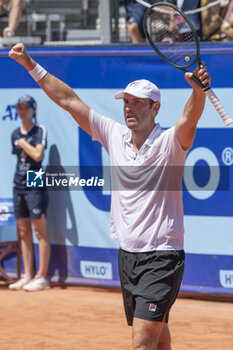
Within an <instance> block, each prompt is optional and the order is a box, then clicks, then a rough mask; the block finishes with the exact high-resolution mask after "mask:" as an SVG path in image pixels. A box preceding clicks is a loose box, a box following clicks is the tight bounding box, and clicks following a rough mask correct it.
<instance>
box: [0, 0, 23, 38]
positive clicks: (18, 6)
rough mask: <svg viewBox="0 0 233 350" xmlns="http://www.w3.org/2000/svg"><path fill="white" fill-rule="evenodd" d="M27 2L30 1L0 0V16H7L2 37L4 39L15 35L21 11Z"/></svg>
mask: <svg viewBox="0 0 233 350" xmlns="http://www.w3.org/2000/svg"><path fill="white" fill-rule="evenodd" d="M29 1H30V0H0V16H6V15H8V16H9V20H8V26H7V27H6V28H5V29H4V30H3V36H4V37H5V38H9V37H12V36H14V35H15V32H16V30H17V28H18V25H19V23H20V20H21V16H22V13H23V9H24V7H25V5H26V3H29Z"/></svg>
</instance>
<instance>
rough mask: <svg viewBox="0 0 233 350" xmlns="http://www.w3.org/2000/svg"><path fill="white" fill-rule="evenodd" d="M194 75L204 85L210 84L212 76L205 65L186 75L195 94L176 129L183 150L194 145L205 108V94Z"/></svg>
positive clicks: (187, 104) (186, 106)
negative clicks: (198, 124)
mask: <svg viewBox="0 0 233 350" xmlns="http://www.w3.org/2000/svg"><path fill="white" fill-rule="evenodd" d="M193 74H194V75H195V76H197V77H198V78H199V79H200V80H201V82H202V84H203V85H206V84H210V76H209V74H208V73H207V71H206V67H205V65H204V64H203V65H201V66H200V68H199V67H197V68H196V69H195V71H194V72H193V73H185V79H186V80H187V82H188V83H189V84H190V85H191V86H192V88H193V92H192V95H191V97H190V99H189V100H188V102H187V103H186V105H185V108H184V112H183V115H182V117H181V118H180V119H179V120H178V122H177V123H176V127H175V132H176V137H177V138H178V140H179V142H180V144H181V146H182V148H183V149H188V148H189V146H190V145H191V144H192V142H193V140H194V137H195V133H196V127H197V123H198V120H199V119H200V117H201V115H202V112H203V109H204V106H205V92H204V91H203V90H202V88H201V87H200V86H199V85H198V84H197V83H195V81H194V80H193V79H192V75H193Z"/></svg>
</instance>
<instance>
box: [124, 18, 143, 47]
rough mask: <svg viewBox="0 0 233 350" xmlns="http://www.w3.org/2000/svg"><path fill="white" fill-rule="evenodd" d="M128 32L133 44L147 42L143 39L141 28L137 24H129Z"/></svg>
mask: <svg viewBox="0 0 233 350" xmlns="http://www.w3.org/2000/svg"><path fill="white" fill-rule="evenodd" d="M128 32H129V35H130V38H131V40H132V43H133V44H137V43H143V42H145V41H146V40H145V39H144V38H143V37H142V35H141V33H140V30H139V26H138V24H137V23H136V22H133V23H130V24H128Z"/></svg>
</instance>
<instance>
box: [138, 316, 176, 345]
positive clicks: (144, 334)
mask: <svg viewBox="0 0 233 350" xmlns="http://www.w3.org/2000/svg"><path fill="white" fill-rule="evenodd" d="M133 349H134V350H171V338H170V332H169V329H168V325H167V324H166V323H165V322H156V321H147V320H143V319H139V318H134V322H133Z"/></svg>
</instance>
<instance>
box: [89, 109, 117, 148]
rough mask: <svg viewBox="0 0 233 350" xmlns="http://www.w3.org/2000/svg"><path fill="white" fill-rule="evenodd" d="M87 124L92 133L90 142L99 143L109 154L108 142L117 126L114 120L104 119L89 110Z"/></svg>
mask: <svg viewBox="0 0 233 350" xmlns="http://www.w3.org/2000/svg"><path fill="white" fill-rule="evenodd" d="M89 123H90V128H91V133H92V140H93V141H99V142H100V143H101V145H102V146H103V147H104V148H105V150H106V151H107V152H108V153H109V140H110V137H111V134H112V131H113V129H114V127H115V125H116V124H117V123H116V122H115V121H114V120H112V119H110V118H107V117H104V116H102V115H101V114H98V113H96V112H95V111H94V110H92V109H91V111H90V116H89Z"/></svg>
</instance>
